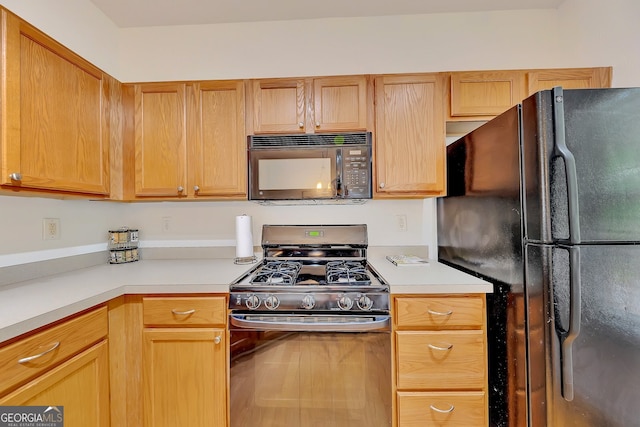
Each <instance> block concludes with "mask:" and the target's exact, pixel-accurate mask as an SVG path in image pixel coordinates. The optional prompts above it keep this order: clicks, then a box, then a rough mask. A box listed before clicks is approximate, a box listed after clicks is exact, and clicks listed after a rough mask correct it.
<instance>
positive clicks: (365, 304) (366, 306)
mask: <svg viewBox="0 0 640 427" xmlns="http://www.w3.org/2000/svg"><path fill="white" fill-rule="evenodd" d="M356 303H357V304H358V307H360V310H365V311H366V310H371V307H373V301H371V298H369V297H368V296H366V295H361V296H360V298H358V300H357V301H356Z"/></svg>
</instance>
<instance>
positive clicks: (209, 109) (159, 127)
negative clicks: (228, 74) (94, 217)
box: [124, 80, 247, 200]
mask: <svg viewBox="0 0 640 427" xmlns="http://www.w3.org/2000/svg"><path fill="white" fill-rule="evenodd" d="M125 92H127V91H125ZM128 93H129V95H128V97H127V96H125V111H128V113H126V114H129V115H132V114H133V116H134V126H133V129H134V130H133V136H132V137H131V136H129V139H133V144H129V145H133V147H134V148H133V150H129V152H127V150H125V154H124V155H125V156H129V157H132V158H134V161H133V162H131V161H129V162H126V161H125V164H124V169H125V177H127V176H129V179H127V178H125V184H124V185H125V187H128V188H129V190H128V191H125V199H133V200H135V199H145V200H151V199H175V198H191V199H192V198H210V199H234V200H242V199H246V197H247V158H246V135H245V120H244V114H245V112H244V110H245V91H244V82H243V81H241V80H233V81H231V80H230V81H205V82H192V83H185V82H172V83H142V84H135V85H133V94H131V88H129V90H128ZM132 111H133V113H132ZM126 139H127V138H126V137H125V140H126ZM131 151H133V152H131ZM127 170H134V171H135V173H134V175H135V176H133V177H130V175H132V173H131V172H128V173H127ZM130 181H133V182H134V183H135V188H131V187H132V185H131V184H127V182H130Z"/></svg>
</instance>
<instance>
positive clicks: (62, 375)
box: [0, 341, 110, 427]
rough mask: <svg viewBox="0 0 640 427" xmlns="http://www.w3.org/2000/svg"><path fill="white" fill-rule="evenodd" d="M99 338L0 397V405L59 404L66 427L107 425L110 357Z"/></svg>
mask: <svg viewBox="0 0 640 427" xmlns="http://www.w3.org/2000/svg"><path fill="white" fill-rule="evenodd" d="M107 347H108V345H107V341H101V342H99V343H98V344H96V345H94V346H93V347H91V348H89V349H87V350H85V351H84V352H82V353H80V354H78V355H76V356H74V357H72V358H71V359H69V360H67V361H66V362H64V363H62V364H61V365H59V366H57V367H56V368H54V369H52V370H50V371H48V372H46V373H44V374H42V375H41V376H39V377H37V378H36V379H34V380H33V381H31V382H29V383H27V384H25V385H24V386H22V387H20V388H18V389H17V390H15V391H13V392H12V393H10V394H8V395H6V396H4V397H2V398H0V405H2V406H5V405H11V406H18V405H19V406H62V407H64V425H65V427H87V426H95V427H108V426H109V425H110V423H109V356H108V350H107Z"/></svg>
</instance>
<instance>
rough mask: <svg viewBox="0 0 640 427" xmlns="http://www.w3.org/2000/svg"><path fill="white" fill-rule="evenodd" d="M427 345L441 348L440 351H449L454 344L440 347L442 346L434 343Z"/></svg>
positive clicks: (434, 348)
mask: <svg viewBox="0 0 640 427" xmlns="http://www.w3.org/2000/svg"><path fill="white" fill-rule="evenodd" d="M427 345H428V346H429V348H430V349H433V350H440V351H449V350H451V349H452V348H453V344H449V345H448V346H446V347H440V346H437V345H433V344H427Z"/></svg>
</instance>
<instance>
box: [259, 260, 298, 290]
mask: <svg viewBox="0 0 640 427" xmlns="http://www.w3.org/2000/svg"><path fill="white" fill-rule="evenodd" d="M301 267H302V264H301V263H299V262H291V261H269V262H266V263H265V264H264V265H263V266H262V267H261V268H260V270H258V271H257V272H256V273H255V275H254V276H253V278H252V279H251V283H252V284H266V285H294V284H295V283H296V280H297V278H298V272H299V271H300V268H301Z"/></svg>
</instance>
